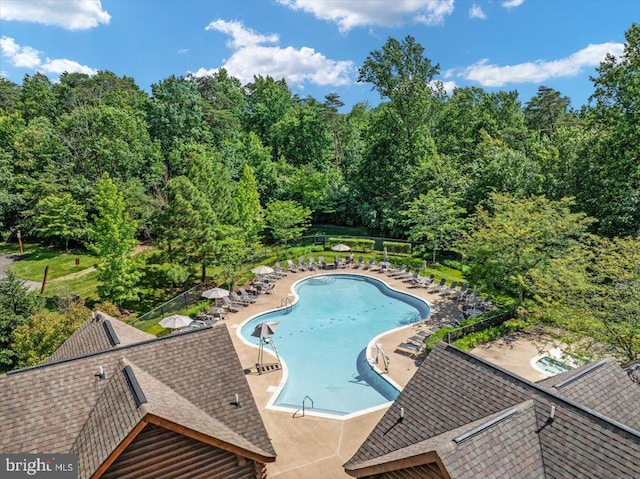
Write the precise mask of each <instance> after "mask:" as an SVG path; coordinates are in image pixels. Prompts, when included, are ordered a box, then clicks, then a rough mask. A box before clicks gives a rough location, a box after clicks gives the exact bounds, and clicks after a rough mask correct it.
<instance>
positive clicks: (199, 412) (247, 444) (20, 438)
mask: <svg viewBox="0 0 640 479" xmlns="http://www.w3.org/2000/svg"><path fill="white" fill-rule="evenodd" d="M88 329H89V328H88ZM87 336H89V335H87ZM101 371H102V372H103V373H104V374H103V376H102V375H101ZM235 394H238V396H239V398H240V399H241V406H240V407H237V405H236V404H235V401H234V400H235ZM146 424H151V425H156V426H162V427H163V428H164V429H168V430H175V431H178V432H179V434H181V435H183V436H188V437H190V438H192V439H196V440H198V441H200V442H204V443H207V444H210V445H213V446H215V447H217V448H220V449H223V450H225V451H229V452H231V453H233V454H237V455H239V456H242V457H246V458H248V459H250V460H254V461H257V462H259V463H267V462H272V461H274V460H275V452H274V450H273V447H272V445H271V441H270V439H269V437H268V435H267V432H266V429H265V427H264V424H263V422H262V420H261V418H260V414H259V412H258V409H257V407H256V405H255V402H254V401H253V397H252V395H251V391H250V389H249V385H248V383H247V381H246V378H245V377H244V372H243V370H242V367H241V365H240V362H239V360H238V357H237V355H236V352H235V349H234V347H233V344H232V342H231V338H230V336H229V332H228V330H227V328H226V326H225V325H223V324H220V325H216V326H214V327H212V328H206V329H202V330H197V331H193V332H188V333H182V334H173V335H170V336H167V337H164V338H154V339H152V340H146V341H142V342H138V343H135V344H129V345H120V346H118V347H113V348H108V349H107V350H103V351H101V352H97V353H91V354H87V355H84V356H80V357H75V358H70V359H62V360H59V361H57V362H51V363H47V364H44V365H42V366H36V367H32V368H27V369H23V370H17V371H12V372H10V373H8V374H7V375H3V376H0V426H1V429H2V436H1V437H0V452H2V453H49V454H54V453H77V454H78V455H79V477H81V478H85V477H91V476H92V475H93V474H94V473H95V472H96V470H97V469H98V468H101V467H102V468H104V464H108V463H109V461H113V460H114V456H113V455H114V451H116V448H117V447H118V445H119V444H122V443H123V441H124V442H126V441H128V440H131V439H132V438H134V437H135V435H136V434H138V433H139V432H140V431H141V430H142V429H143V428H144V426H145V425H146Z"/></svg>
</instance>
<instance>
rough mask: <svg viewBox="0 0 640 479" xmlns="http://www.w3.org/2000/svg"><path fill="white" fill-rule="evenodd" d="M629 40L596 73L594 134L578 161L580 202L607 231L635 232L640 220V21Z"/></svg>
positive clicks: (592, 111) (611, 233)
mask: <svg viewBox="0 0 640 479" xmlns="http://www.w3.org/2000/svg"><path fill="white" fill-rule="evenodd" d="M625 39H626V43H625V45H624V52H623V54H622V55H621V56H620V58H616V57H614V56H613V55H607V56H606V57H605V59H604V61H603V62H601V63H600V66H599V67H598V68H597V72H598V76H596V77H593V78H591V80H592V81H593V83H594V86H595V91H594V93H593V95H592V96H591V98H590V101H591V103H592V107H591V108H590V109H589V110H588V111H587V120H588V126H589V127H590V129H591V135H590V136H591V138H590V141H588V142H587V143H586V144H585V145H584V148H583V149H582V151H581V152H580V156H579V158H578V161H577V164H576V174H578V175H579V180H578V181H577V183H578V184H577V185H576V190H575V192H574V194H575V196H576V199H577V201H578V204H579V206H580V207H581V208H582V209H583V210H585V211H587V213H588V214H590V215H592V216H594V217H596V218H598V220H600V221H599V223H598V227H599V228H598V230H599V232H600V234H602V235H606V236H615V235H629V234H633V235H635V234H637V233H638V230H639V229H638V225H640V168H639V166H638V165H639V163H638V158H640V141H638V140H637V139H638V138H640V106H639V105H640V24H637V23H634V24H633V25H632V26H631V28H630V29H629V30H628V31H627V32H626V33H625Z"/></svg>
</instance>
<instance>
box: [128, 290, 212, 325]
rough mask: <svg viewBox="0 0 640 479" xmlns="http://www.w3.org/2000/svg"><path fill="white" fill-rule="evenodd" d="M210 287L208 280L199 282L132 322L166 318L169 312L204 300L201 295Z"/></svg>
mask: <svg viewBox="0 0 640 479" xmlns="http://www.w3.org/2000/svg"><path fill="white" fill-rule="evenodd" d="M208 287H209V283H208V282H206V281H205V282H203V283H199V284H197V285H196V286H194V287H193V288H191V289H188V290H187V291H184V292H182V293H180V294H179V295H178V296H175V297H173V298H171V299H170V300H169V301H167V302H165V303H162V304H161V305H160V306H156V307H155V308H153V309H152V310H151V311H148V312H146V313H144V314H143V315H142V316H139V317H138V318H136V319H135V321H133V323H132V324H133V325H135V324H136V323H138V322H139V321H146V320H149V319H154V318H164V317H165V316H167V315H168V314H169V313H173V312H174V311H178V310H181V309H185V308H188V307H189V306H190V305H192V304H195V303H198V302H200V301H202V297H201V296H200V295H201V294H202V292H203V291H204V290H206V289H207V288H208Z"/></svg>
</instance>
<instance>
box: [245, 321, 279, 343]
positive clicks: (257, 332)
mask: <svg viewBox="0 0 640 479" xmlns="http://www.w3.org/2000/svg"><path fill="white" fill-rule="evenodd" d="M279 324H280V323H279V322H278V321H262V322H261V323H258V324H257V325H256V327H255V328H254V330H253V333H251V336H253V337H255V338H261V339H262V338H264V337H265V336H270V335H272V334H275V332H276V328H277V327H278V325H279Z"/></svg>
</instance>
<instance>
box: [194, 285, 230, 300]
mask: <svg viewBox="0 0 640 479" xmlns="http://www.w3.org/2000/svg"><path fill="white" fill-rule="evenodd" d="M200 296H202V297H203V298H207V299H219V298H224V297H226V296H229V291H228V290H226V289H223V288H213V289H208V290H206V291H203V292H202V294H201V295H200Z"/></svg>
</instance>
